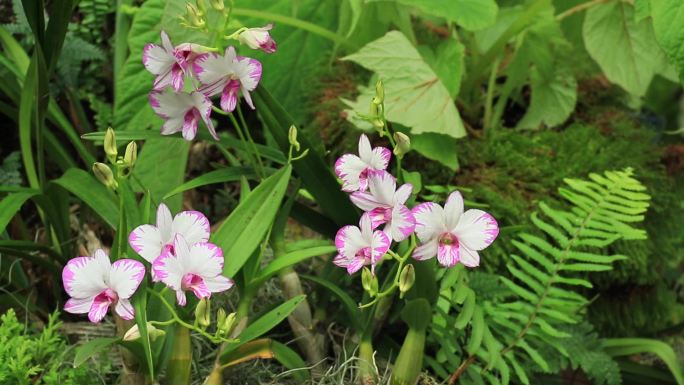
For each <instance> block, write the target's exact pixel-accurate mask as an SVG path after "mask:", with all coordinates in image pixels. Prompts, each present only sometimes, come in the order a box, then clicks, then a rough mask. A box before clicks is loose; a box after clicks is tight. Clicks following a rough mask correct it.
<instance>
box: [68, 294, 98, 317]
mask: <svg viewBox="0 0 684 385" xmlns="http://www.w3.org/2000/svg"><path fill="white" fill-rule="evenodd" d="M93 301H95V297H87V298H69V300H67V301H66V303H65V304H64V310H65V311H66V312H68V313H71V314H87V313H88V312H89V311H90V308H91V307H92V306H93Z"/></svg>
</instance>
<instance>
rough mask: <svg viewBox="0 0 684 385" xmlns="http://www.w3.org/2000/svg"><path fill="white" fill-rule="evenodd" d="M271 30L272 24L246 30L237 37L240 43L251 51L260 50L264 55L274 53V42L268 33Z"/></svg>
mask: <svg viewBox="0 0 684 385" xmlns="http://www.w3.org/2000/svg"><path fill="white" fill-rule="evenodd" d="M271 29H273V24H266V25H265V26H263V27H261V28H247V29H245V30H244V31H242V32H241V33H240V34H239V35H238V40H239V41H240V43H242V44H245V45H247V46H248V47H249V48H251V49H260V50H262V51H264V52H266V53H274V52H275V51H276V48H277V47H276V42H275V40H273V38H272V37H271V34H270V33H269V32H268V31H270V30H271Z"/></svg>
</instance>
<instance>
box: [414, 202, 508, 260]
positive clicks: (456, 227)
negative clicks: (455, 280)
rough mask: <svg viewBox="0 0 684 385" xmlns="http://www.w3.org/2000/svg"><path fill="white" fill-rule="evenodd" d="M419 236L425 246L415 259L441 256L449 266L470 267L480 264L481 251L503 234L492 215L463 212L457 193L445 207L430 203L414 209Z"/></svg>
mask: <svg viewBox="0 0 684 385" xmlns="http://www.w3.org/2000/svg"><path fill="white" fill-rule="evenodd" d="M413 215H414V216H415V218H416V234H417V235H418V239H420V241H421V242H422V245H420V246H418V247H417V248H416V250H415V251H414V252H413V258H415V259H417V260H419V261H422V260H426V259H430V258H432V257H434V256H435V255H436V256H437V260H438V261H439V263H440V264H441V265H443V266H446V267H451V266H454V265H456V263H458V262H461V263H462V264H464V265H465V266H467V267H476V266H478V265H479V264H480V256H479V254H478V253H477V252H478V251H480V250H482V249H484V248H486V247H487V246H489V245H490V244H491V243H492V242H494V239H496V236H497V235H498V234H499V225H498V224H497V223H496V219H494V217H492V216H491V215H490V214H488V213H486V212H484V211H482V210H477V209H470V210H468V211H466V212H463V197H461V193H459V192H458V191H455V192H453V193H451V194H450V195H449V198H448V199H447V202H446V204H445V205H444V208H442V206H440V205H438V204H436V203H432V202H427V203H421V204H419V205H418V206H416V207H414V208H413Z"/></svg>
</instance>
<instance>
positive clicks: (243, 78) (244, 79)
mask: <svg viewBox="0 0 684 385" xmlns="http://www.w3.org/2000/svg"><path fill="white" fill-rule="evenodd" d="M233 66H234V69H235V73H236V75H237V76H238V78H239V79H240V84H241V85H242V86H243V87H244V88H245V89H246V90H247V91H253V90H254V89H255V88H256V86H257V85H258V84H259V80H261V63H260V62H259V61H258V60H255V59H251V58H246V57H237V59H236V61H235V62H233Z"/></svg>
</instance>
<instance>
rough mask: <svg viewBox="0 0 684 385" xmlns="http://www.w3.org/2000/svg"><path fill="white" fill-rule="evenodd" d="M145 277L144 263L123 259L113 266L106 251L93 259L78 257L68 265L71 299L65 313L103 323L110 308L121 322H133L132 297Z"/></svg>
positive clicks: (64, 280)
mask: <svg viewBox="0 0 684 385" xmlns="http://www.w3.org/2000/svg"><path fill="white" fill-rule="evenodd" d="M144 276H145V267H144V266H143V264H142V263H140V262H138V261H134V260H132V259H120V260H118V261H116V262H114V263H111V262H110V260H109V256H108V255H107V253H105V251H104V250H102V249H98V250H96V251H95V253H94V255H93V256H92V257H77V258H74V259H72V260H70V261H69V262H67V264H66V266H65V267H64V270H63V271H62V283H63V284H64V290H65V291H66V292H67V294H69V296H70V297H71V298H69V300H68V301H67V302H66V304H65V305H64V310H66V311H67V312H69V313H73V314H88V319H90V321H91V322H96V323H97V322H100V321H102V319H103V318H104V317H105V315H107V311H108V310H109V307H110V306H114V311H115V312H116V313H117V314H118V315H119V316H121V318H123V319H126V320H130V319H133V316H134V314H135V311H134V309H133V305H132V304H131V302H130V298H131V296H133V293H135V291H136V289H137V288H138V286H139V285H140V282H142V280H143V277H144Z"/></svg>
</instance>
